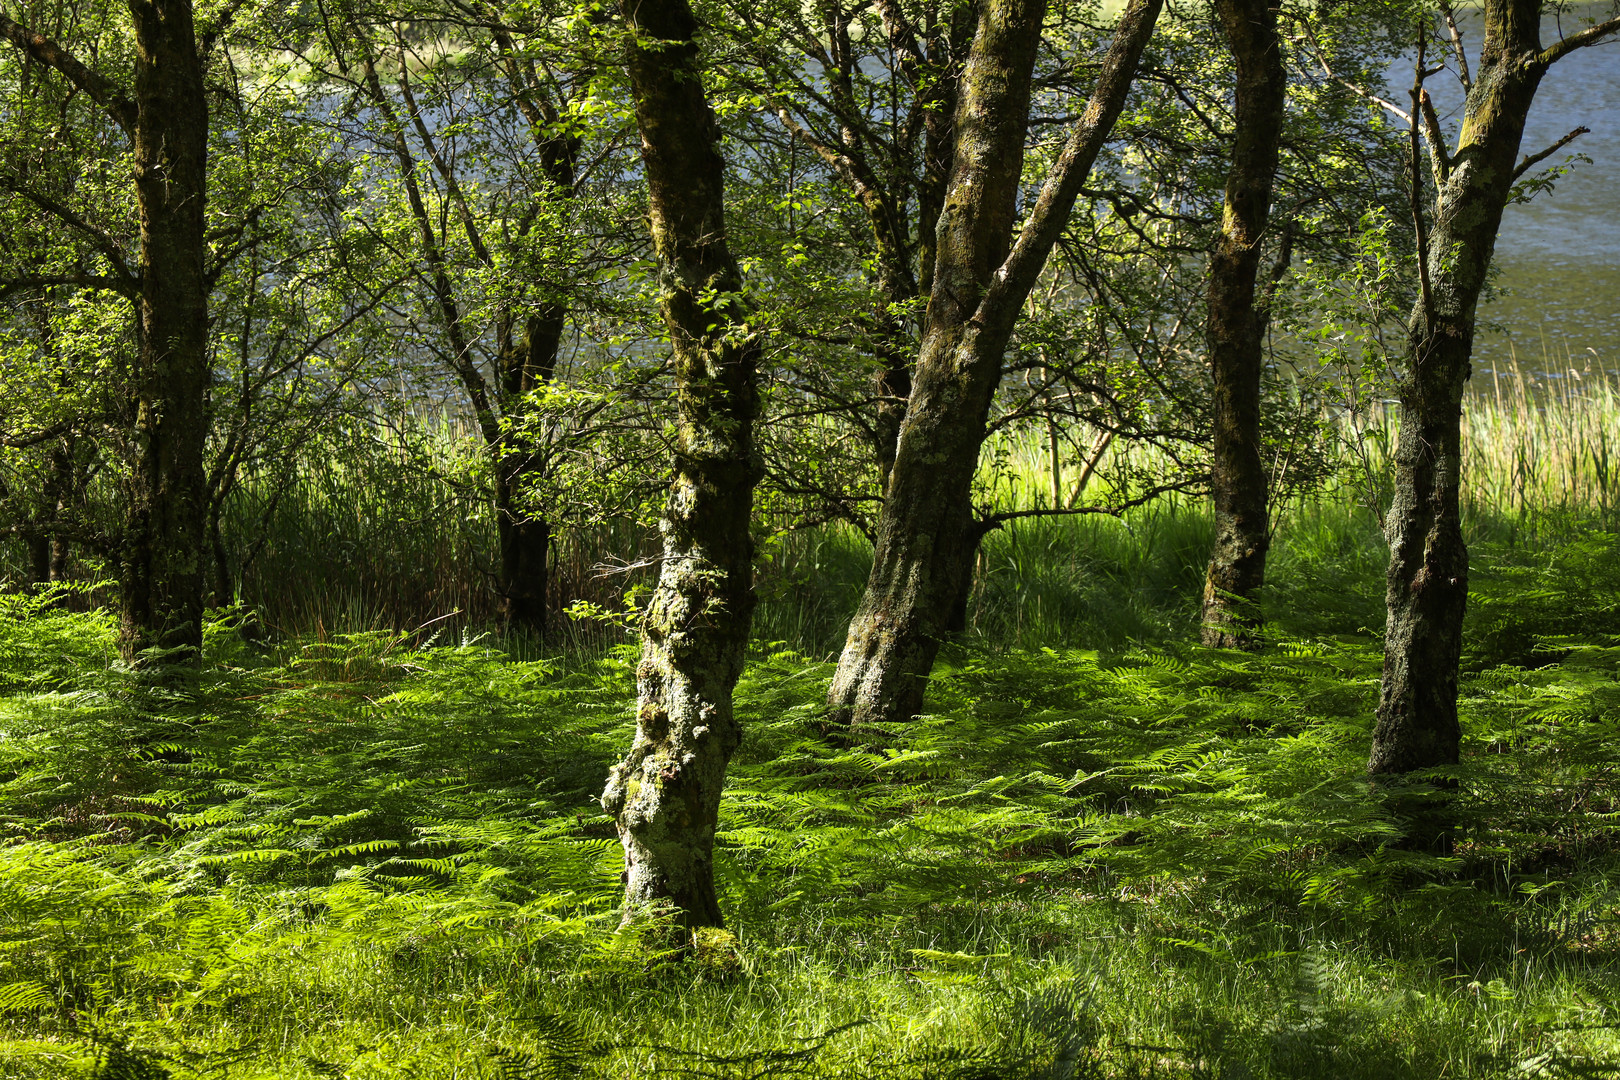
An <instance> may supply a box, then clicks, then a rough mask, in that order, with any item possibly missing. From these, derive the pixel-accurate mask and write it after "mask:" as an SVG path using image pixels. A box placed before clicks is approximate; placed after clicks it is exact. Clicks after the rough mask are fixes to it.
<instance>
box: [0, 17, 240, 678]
mask: <svg viewBox="0 0 1620 1080" xmlns="http://www.w3.org/2000/svg"><path fill="white" fill-rule="evenodd" d="M129 13H130V21H131V26H132V30H133V45H134V49H133V53H132V56H131V69H132V71H131V75H132V78H131V90H130V91H128V92H126V90H125V89H124V87H123V85H121V83H120V82H119V81H117V80H115V79H113V78H111V77H109V76H107V75H106V74H104V73H102V72H98V71H96V70H94V69H92V68H90V67H87V66H85V65H84V64H83V63H82V62H80V60H79V59H78V58H77V57H76V56H74V55H73V53H72V52H70V51H69V50H68V49H66V48H64V47H63V46H62V45H59V44H58V43H57V42H56V41H54V40H52V39H51V38H48V37H46V36H45V35H43V34H41V33H38V32H36V31H34V30H31V29H29V28H28V27H26V26H23V25H21V24H19V23H17V22H15V21H13V20H12V19H11V18H10V17H9V16H8V15H6V14H5V13H4V12H0V36H4V37H5V38H7V39H8V40H10V41H11V42H12V44H13V45H14V46H15V47H16V48H18V49H20V50H22V51H23V52H24V53H26V54H27V55H28V56H29V57H30V58H31V59H32V60H33V61H35V62H37V63H39V64H42V65H45V66H47V67H49V68H51V69H53V70H55V71H56V72H57V73H58V74H59V75H60V76H61V77H62V78H63V79H65V80H67V81H68V82H69V83H70V84H71V85H72V86H73V87H74V88H76V89H77V90H79V91H80V92H82V93H84V94H85V95H86V96H87V97H89V98H90V99H91V100H93V101H94V102H96V104H97V105H99V106H100V107H101V109H102V110H103V111H105V112H106V114H107V115H108V116H109V117H110V118H111V119H112V120H113V121H114V122H115V123H116V124H117V125H118V126H119V127H120V128H121V129H122V130H123V131H124V133H125V134H126V135H127V137H128V140H129V144H130V149H131V169H132V172H133V174H134V188H135V205H136V213H137V218H138V221H139V236H140V243H139V253H138V255H137V257H136V258H135V260H134V261H133V265H131V263H130V261H128V260H127V259H126V257H125V251H124V249H123V246H122V245H121V244H119V243H118V242H117V241H116V240H114V239H113V238H112V237H110V236H106V234H104V233H102V232H101V230H99V229H96V228H95V226H93V225H91V224H89V223H88V222H86V221H84V220H83V219H82V218H80V217H79V216H78V215H76V214H75V213H74V212H73V211H72V209H71V208H68V207H61V206H59V205H55V206H53V205H49V204H47V202H46V201H45V199H44V198H35V199H33V200H32V201H34V202H35V203H37V204H39V205H40V206H41V207H42V208H43V209H46V210H48V211H50V212H51V213H53V214H54V215H55V216H57V217H58V218H60V219H61V221H62V222H63V224H65V225H66V226H67V227H69V228H74V229H78V230H81V231H87V232H89V233H91V235H92V236H97V235H98V234H99V238H100V239H101V240H102V243H101V244H100V246H101V247H102V249H103V254H104V255H105V256H106V259H107V261H108V262H109V263H110V264H111V266H112V271H113V272H112V275H111V277H112V279H113V280H112V282H111V286H112V287H113V288H114V289H115V291H120V292H122V293H124V294H125V295H127V296H128V297H129V298H130V299H131V300H132V301H133V303H134V307H135V320H134V327H135V339H136V347H137V354H138V355H137V358H136V363H135V371H134V375H133V380H132V382H133V385H132V387H131V390H132V393H131V398H130V401H129V403H128V422H129V425H130V427H131V429H132V430H133V432H134V435H135V443H134V445H135V460H134V463H133V468H132V469H131V470H130V471H129V473H128V475H127V477H126V479H125V493H124V505H125V521H124V527H123V530H122V535H121V536H120V537H119V541H118V544H117V548H116V556H117V564H118V585H119V627H120V633H119V648H120V650H121V651H122V653H123V654H124V657H125V659H126V660H128V661H130V662H134V663H149V662H152V661H161V662H165V663H172V662H182V663H193V664H194V663H196V662H198V660H199V659H200V657H201V650H202V612H203V558H204V555H203V553H204V550H205V540H204V517H205V510H206V500H207V496H206V477H205V468H204V462H203V449H204V444H205V442H206V439H207V433H208V419H207V390H208V381H209V366H208V292H209V283H208V273H207V268H206V261H207V254H208V244H207V238H206V236H205V233H204V221H205V217H204V212H205V208H206V203H207V197H208V98H207V94H206V92H205V87H204V84H203V72H204V67H205V62H206V52H207V48H208V46H209V45H210V44H211V41H212V35H210V36H209V38H208V40H207V41H204V42H202V43H199V41H198V37H197V34H196V28H195V26H194V24H193V18H192V7H191V3H190V0H131V2H130V4H129ZM7 186H13V185H11V184H8V185H7ZM20 194H21V195H22V197H24V198H29V197H30V194H31V193H30V192H29V190H28V189H27V188H26V186H22V187H21V191H20Z"/></svg>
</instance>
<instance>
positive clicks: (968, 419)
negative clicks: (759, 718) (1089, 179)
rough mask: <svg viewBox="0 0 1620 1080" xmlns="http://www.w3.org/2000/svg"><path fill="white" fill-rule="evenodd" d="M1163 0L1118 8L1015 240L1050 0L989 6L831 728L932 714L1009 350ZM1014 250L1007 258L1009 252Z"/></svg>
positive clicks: (991, 0) (1001, 0)
mask: <svg viewBox="0 0 1620 1080" xmlns="http://www.w3.org/2000/svg"><path fill="white" fill-rule="evenodd" d="M1160 6H1161V4H1160V0H1134V2H1133V3H1131V4H1130V5H1129V7H1128V8H1127V9H1126V11H1125V13H1124V15H1122V16H1121V20H1120V26H1119V30H1118V32H1117V33H1116V35H1115V39H1114V44H1113V46H1112V48H1111V49H1110V50H1109V53H1108V56H1107V59H1106V61H1105V63H1104V66H1103V71H1102V74H1101V76H1100V77H1099V79H1098V83H1097V89H1096V91H1095V92H1094V93H1093V95H1092V98H1091V101H1090V103H1089V104H1088V106H1087V108H1086V110H1085V114H1084V119H1083V120H1082V121H1081V122H1080V123H1079V124H1078V125H1077V126H1076V127H1075V129H1074V130H1073V131H1072V132H1071V134H1070V137H1069V140H1068V142H1067V144H1066V145H1065V146H1064V148H1063V151H1062V153H1061V155H1060V156H1059V159H1058V161H1057V163H1056V165H1055V166H1054V168H1053V171H1052V175H1051V178H1050V179H1049V180H1048V181H1047V184H1046V186H1045V187H1044V188H1043V189H1042V191H1041V194H1040V197H1039V199H1038V200H1037V201H1036V204H1035V207H1034V209H1033V210H1032V211H1031V213H1030V216H1029V219H1028V221H1027V222H1026V223H1025V225H1024V228H1023V229H1022V230H1021V231H1020V233H1019V238H1018V243H1017V245H1016V246H1015V247H1014V246H1012V235H1013V226H1014V224H1015V222H1016V216H1015V209H1016V207H1015V200H1016V198H1017V194H1018V190H1019V179H1020V174H1021V171H1022V168H1023V155H1024V141H1025V133H1026V129H1027V126H1028V123H1029V102H1030V86H1031V73H1032V71H1033V67H1034V62H1035V53H1036V49H1037V48H1038V46H1039V44H1040V39H1041V23H1042V19H1043V18H1044V16H1045V4H1044V3H1043V2H1042V0H984V2H983V3H982V4H981V6H980V15H979V28H978V32H977V34H976V35H975V37H974V40H973V46H972V50H971V52H970V54H969V57H968V62H967V66H966V68H965V69H964V72H963V75H962V83H961V92H960V97H959V104H958V109H957V113H956V121H955V130H956V158H955V164H954V167H953V172H952V174H951V181H950V185H949V187H948V190H947V192H946V197H945V204H944V206H943V208H942V210H941V213H940V219H939V232H938V236H937V247H936V250H935V252H934V255H933V258H934V266H935V271H934V280H933V288H932V291H931V293H930V297H929V302H928V314H927V322H926V327H925V330H924V334H923V343H922V348H921V350H920V353H919V356H918V360H917V369H916V376H915V380H914V385H913V388H912V393H911V401H910V403H909V406H908V408H907V411H906V417H905V421H904V423H903V424H902V426H901V429H900V439H899V445H898V447H897V451H896V455H895V464H894V469H893V472H892V473H891V475H890V478H889V487H888V492H887V498H886V499H885V501H884V505H883V512H882V514H881V515H880V516H879V519H878V527H877V534H878V535H877V544H876V548H875V551H874V553H873V561H872V574H871V577H870V578H869V579H868V581H867V586H866V592H865V593H864V594H863V596H862V597H861V603H860V607H859V609H858V610H857V611H856V613H855V618H854V619H853V620H852V621H851V623H850V627H849V637H848V639H847V641H846V642H845V645H844V652H843V655H842V656H841V657H840V659H839V662H838V671H837V673H836V674H835V675H834V677H833V682H832V688H831V690H830V692H829V695H828V706H829V710H830V713H831V716H830V720H831V723H832V724H833V725H835V726H843V725H846V724H847V725H850V726H852V727H862V726H867V725H881V724H894V723H899V722H903V721H905V720H908V719H910V718H911V717H912V716H914V715H916V714H917V713H918V712H920V711H921V710H922V704H923V694H924V690H925V687H926V681H927V678H928V674H929V672H930V671H931V670H932V668H933V665H934V658H935V657H936V655H937V654H938V652H939V645H940V639H941V638H942V636H943V635H944V634H945V633H946V631H947V627H948V624H949V620H950V619H951V617H952V614H953V612H954V611H955V609H956V602H957V600H958V598H959V597H960V596H961V595H962V594H961V589H962V583H963V581H964V579H965V578H966V577H967V576H968V575H969V574H971V571H972V565H971V564H972V558H973V553H974V550H975V548H976V546H977V544H978V540H979V537H980V533H979V530H978V529H977V528H976V523H975V521H974V517H973V507H972V504H971V501H970V496H971V490H972V483H973V475H974V472H975V471H976V470H977V468H978V463H979V447H980V445H981V444H982V443H983V441H984V432H985V421H986V418H987V416H988V415H989V410H990V402H991V399H992V397H993V396H994V395H995V391H996V386H997V385H998V384H999V383H1000V381H1001V371H1002V358H1003V356H1004V354H1005V352H1006V349H1007V345H1008V342H1009V341H1010V339H1011V337H1012V331H1013V327H1014V325H1015V323H1016V321H1017V318H1018V314H1019V312H1020V311H1021V309H1022V308H1023V304H1024V300H1025V299H1026V298H1027V297H1028V295H1029V291H1030V289H1031V288H1032V287H1033V286H1034V284H1035V280H1036V278H1037V277H1038V276H1039V274H1040V272H1041V269H1042V268H1043V267H1044V266H1045V264H1046V257H1047V255H1048V254H1049V253H1050V252H1051V249H1052V246H1053V244H1055V243H1056V241H1057V238H1058V236H1059V235H1060V234H1061V232H1062V230H1063V227H1064V225H1065V224H1066V222H1067V220H1068V216H1069V212H1070V210H1071V209H1073V207H1074V200H1075V197H1076V196H1077V195H1078V194H1079V189H1080V185H1081V184H1082V182H1083V181H1084V180H1085V177H1086V175H1087V174H1088V173H1089V172H1090V171H1091V164H1092V162H1093V161H1095V160H1096V156H1097V153H1098V152H1099V151H1100V150H1101V148H1102V144H1103V141H1104V140H1105V139H1106V138H1107V135H1108V133H1109V131H1111V130H1112V129H1113V125H1114V121H1115V119H1117V118H1118V116H1119V114H1120V112H1121V111H1122V110H1123V109H1124V104H1125V95H1126V92H1127V91H1128V90H1129V89H1130V85H1131V82H1132V80H1133V79H1134V77H1135V73H1136V65H1137V61H1138V59H1139V58H1140V56H1141V54H1142V50H1143V49H1144V48H1145V47H1146V45H1147V41H1148V38H1149V37H1150V36H1151V35H1152V31H1153V25H1154V23H1155V22H1156V20H1157V18H1158V13H1159V8H1160ZM1009 248H1011V252H1010V253H1009Z"/></svg>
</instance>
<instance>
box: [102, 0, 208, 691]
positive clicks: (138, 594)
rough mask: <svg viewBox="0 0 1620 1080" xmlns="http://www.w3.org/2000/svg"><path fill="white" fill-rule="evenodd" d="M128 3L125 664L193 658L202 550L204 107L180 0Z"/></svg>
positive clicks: (198, 648)
mask: <svg viewBox="0 0 1620 1080" xmlns="http://www.w3.org/2000/svg"><path fill="white" fill-rule="evenodd" d="M130 12H131V14H132V16H133V21H134V27H135V49H136V58H135V110H136V114H135V124H134V151H135V152H134V173H135V189H136V199H137V205H138V212H139V216H140V232H141V257H140V300H139V305H138V320H137V332H138V342H139V357H138V361H137V363H138V369H137V374H136V387H135V401H134V403H133V404H134V412H135V417H134V420H135V425H134V427H135V462H134V468H133V470H132V474H131V476H130V479H129V486H128V492H127V495H128V505H127V511H126V535H125V538H124V541H123V544H122V552H121V559H120V562H121V568H120V569H121V573H120V579H119V593H120V612H119V615H120V619H119V630H120V633H119V649H120V651H121V652H122V653H123V655H124V658H125V659H126V660H127V661H130V662H132V663H145V662H148V661H151V662H158V663H177V662H183V663H196V662H197V661H198V660H199V659H200V658H201V654H202V612H203V562H204V559H205V558H206V554H205V552H206V540H205V536H204V529H205V503H206V492H207V480H206V473H205V470H204V463H203V447H204V442H205V440H206V438H207V432H208V416H207V393H208V374H209V368H208V350H207V344H208V282H207V278H206V275H205V272H204V266H203V260H204V257H205V252H206V250H207V245H206V241H205V239H204V233H203V209H204V200H205V198H206V195H207V163H208V106H207V102H206V99H205V97H204V90H203V71H202V61H201V58H200V56H199V54H198V51H197V42H196V38H195V36H194V32H193V27H192V13H191V5H190V3H189V0H132V3H131V4H130Z"/></svg>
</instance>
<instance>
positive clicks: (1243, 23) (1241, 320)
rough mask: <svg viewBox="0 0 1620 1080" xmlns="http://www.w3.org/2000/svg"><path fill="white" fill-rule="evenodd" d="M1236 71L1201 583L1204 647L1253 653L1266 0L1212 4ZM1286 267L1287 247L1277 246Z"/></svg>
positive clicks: (1274, 41) (1271, 66)
mask: <svg viewBox="0 0 1620 1080" xmlns="http://www.w3.org/2000/svg"><path fill="white" fill-rule="evenodd" d="M1215 11H1216V14H1217V15H1218V16H1219V19H1220V23H1221V29H1222V31H1223V33H1224V34H1225V36H1226V41H1227V44H1228V46H1229V47H1230V48H1231V51H1232V59H1233V61H1234V63H1235V65H1236V68H1237V91H1236V99H1237V100H1236V113H1237V128H1236V131H1235V132H1234V135H1233V140H1232V157H1231V171H1230V172H1229V173H1228V174H1227V180H1226V203H1225V208H1224V213H1223V214H1222V217H1221V234H1220V238H1219V240H1218V241H1217V242H1216V245H1215V250H1214V252H1213V253H1212V254H1211V256H1210V263H1209V314H1208V320H1207V323H1206V342H1207V345H1208V349H1209V364H1210V370H1211V373H1212V375H1213V377H1214V394H1213V404H1214V409H1213V414H1214V415H1213V419H1214V428H1215V432H1214V434H1215V439H1214V455H1213V458H1212V459H1211V462H1210V471H1211V476H1210V479H1211V487H1212V489H1213V493H1214V497H1215V498H1214V501H1215V548H1214V550H1213V551H1212V552H1211V553H1210V559H1209V572H1208V574H1207V575H1206V577H1205V579H1204V603H1203V619H1202V622H1203V640H1204V644H1206V645H1214V646H1222V647H1240V648H1247V647H1252V646H1253V645H1254V644H1255V643H1256V640H1257V639H1256V638H1255V631H1256V630H1257V629H1258V627H1259V622H1260V619H1259V611H1258V599H1259V598H1258V595H1257V594H1258V592H1259V590H1260V586H1261V585H1262V584H1264V583H1265V573H1266V549H1267V547H1269V546H1270V543H1271V535H1270V532H1271V522H1270V518H1269V515H1268V513H1267V511H1268V504H1267V499H1266V486H1267V480H1266V466H1265V462H1264V459H1263V458H1262V456H1261V452H1260V449H1261V447H1260V439H1261V434H1260V381H1261V375H1262V372H1263V369H1264V366H1265V341H1264V336H1265V311H1264V308H1265V306H1266V305H1265V301H1264V299H1262V298H1259V297H1257V296H1256V289H1255V283H1256V279H1257V278H1258V276H1259V270H1260V262H1261V258H1262V255H1263V249H1262V247H1261V239H1262V237H1263V236H1264V234H1265V231H1266V224H1267V220H1268V218H1269V216H1270V212H1271V192H1272V184H1273V181H1274V179H1275V177H1276V172H1277V157H1278V149H1279V145H1280V143H1281V140H1282V125H1283V105H1284V100H1285V98H1286V96H1287V91H1288V75H1287V72H1286V71H1285V70H1284V68H1283V56H1282V41H1281V39H1280V37H1279V35H1278V33H1277V16H1276V12H1275V11H1274V10H1273V9H1272V7H1271V0H1216V2H1215ZM1284 251H1285V259H1284V260H1283V265H1286V261H1285V260H1286V245H1285V248H1284Z"/></svg>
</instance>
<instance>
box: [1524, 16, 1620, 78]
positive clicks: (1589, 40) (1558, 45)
mask: <svg viewBox="0 0 1620 1080" xmlns="http://www.w3.org/2000/svg"><path fill="white" fill-rule="evenodd" d="M1616 31H1620V18H1614V19H1610V20H1608V21H1607V22H1600V23H1598V24H1597V25H1596V26H1588V27H1587V28H1586V29H1585V30H1582V31H1581V32H1580V33H1578V34H1571V35H1570V36H1569V37H1567V38H1562V39H1560V40H1559V41H1557V42H1554V43H1553V44H1551V45H1549V46H1547V47H1546V48H1545V49H1542V50H1541V55H1540V56H1538V57H1536V63H1538V64H1540V65H1541V66H1542V67H1549V66H1551V65H1553V64H1556V63H1557V62H1558V61H1560V60H1562V59H1563V58H1564V57H1566V56H1568V55H1569V54H1570V53H1572V52H1574V51H1575V50H1576V49H1583V48H1585V47H1586V46H1588V45H1596V44H1597V43H1598V42H1599V41H1602V40H1603V39H1604V38H1606V37H1608V36H1609V35H1610V34H1613V33H1615V32H1616Z"/></svg>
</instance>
